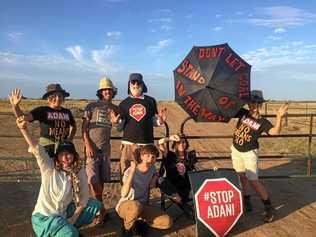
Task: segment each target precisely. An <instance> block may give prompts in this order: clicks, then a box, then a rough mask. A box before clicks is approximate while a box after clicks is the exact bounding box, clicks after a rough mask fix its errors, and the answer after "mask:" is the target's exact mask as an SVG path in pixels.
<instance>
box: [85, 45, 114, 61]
mask: <svg viewBox="0 0 316 237" xmlns="http://www.w3.org/2000/svg"><path fill="white" fill-rule="evenodd" d="M116 50H117V47H115V46H114V45H105V46H104V48H103V49H101V50H92V52H91V55H92V59H93V61H94V62H95V63H96V64H98V65H105V59H106V58H108V57H109V56H111V55H113V53H114V52H115V51H116Z"/></svg>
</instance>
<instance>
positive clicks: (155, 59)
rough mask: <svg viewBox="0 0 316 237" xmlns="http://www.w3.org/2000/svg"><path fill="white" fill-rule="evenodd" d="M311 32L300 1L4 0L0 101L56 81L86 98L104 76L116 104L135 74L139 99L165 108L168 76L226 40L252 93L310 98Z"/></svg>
mask: <svg viewBox="0 0 316 237" xmlns="http://www.w3.org/2000/svg"><path fill="white" fill-rule="evenodd" d="M315 24H316V2H314V1H307V0H300V1H298V0H294V1H280V0H279V1H271V0H264V1H261V0H259V1H236V0H235V1H225V0H221V1H211V0H209V1H206V0H203V1H202V0H200V1H193V0H192V1H191V0H187V1H175V0H160V1H150V0H93V1H83V0H82V1H79V0H77V1H74V0H67V1H66V0H54V1H48V0H46V1H45V0H28V1H18V0H4V1H1V7H0V72H1V73H0V83H1V86H0V97H6V96H7V94H8V93H9V91H10V90H11V89H13V88H15V87H20V88H22V90H23V93H24V95H25V96H27V97H41V95H42V94H43V92H44V91H45V87H46V85H47V84H49V83H55V82H56V83H57V82H59V83H61V84H62V86H63V87H64V88H65V89H66V90H67V91H69V92H70V93H71V96H72V97H73V98H95V91H96V90H97V87H98V82H99V78H100V77H101V76H102V75H104V74H106V75H108V76H110V77H111V79H112V81H113V82H114V84H115V85H116V86H117V87H118V89H119V92H118V98H124V97H126V95H127V80H128V75H129V73H131V72H141V73H142V74H143V75H144V80H145V82H146V84H147V86H148V88H149V94H151V95H153V96H154V97H156V98H157V99H161V100H166V99H168V100H172V99H173V97H174V86H173V73H172V71H173V69H174V68H175V67H176V66H177V65H178V64H179V63H180V62H181V60H182V59H183V58H184V57H185V56H186V54H187V53H188V52H189V50H190V49H191V48H192V46H193V45H196V46H204V45H214V44H221V43H225V42H227V43H228V44H229V45H230V46H231V47H232V48H233V49H234V50H235V51H236V52H237V53H238V54H239V55H241V56H242V57H243V58H244V59H245V60H246V61H247V62H248V63H250V64H251V65H252V74H251V78H252V79H251V83H252V89H262V90H264V94H265V97H267V98H269V99H288V100H316V26H315Z"/></svg>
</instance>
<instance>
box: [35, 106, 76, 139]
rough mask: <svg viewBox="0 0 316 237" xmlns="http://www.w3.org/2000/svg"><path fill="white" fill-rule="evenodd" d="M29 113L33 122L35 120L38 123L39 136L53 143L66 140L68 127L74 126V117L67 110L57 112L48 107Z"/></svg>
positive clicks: (41, 107) (68, 131)
mask: <svg viewBox="0 0 316 237" xmlns="http://www.w3.org/2000/svg"><path fill="white" fill-rule="evenodd" d="M30 113H31V114H32V116H33V121H34V120H36V121H39V123H40V129H41V132H40V136H41V137H45V138H48V139H50V140H52V141H54V142H56V141H61V140H64V139H65V138H67V137H68V136H69V133H70V125H71V126H74V125H75V120H74V117H73V115H72V113H71V111H70V110H69V109H65V108H61V109H60V110H57V109H53V108H50V107H49V106H40V107H37V108H35V109H33V110H32V111H31V112H30Z"/></svg>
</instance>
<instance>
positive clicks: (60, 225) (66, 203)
mask: <svg viewBox="0 0 316 237" xmlns="http://www.w3.org/2000/svg"><path fill="white" fill-rule="evenodd" d="M27 125H28V122H27V121H26V119H25V118H24V117H23V116H20V117H18V118H17V126H18V128H19V129H20V131H21V133H22V135H23V137H24V139H25V141H26V142H27V144H28V145H29V152H31V153H32V154H33V155H34V156H35V158H36V161H37V164H38V166H39V170H40V172H41V187H40V191H39V194H38V198H37V202H36V205H35V207H34V210H33V213H32V227H33V230H34V232H35V235H36V236H69V237H77V236H79V231H78V228H80V227H81V226H83V225H86V224H90V223H92V222H93V221H94V219H95V218H96V216H97V215H99V213H100V209H101V202H100V201H98V200H96V199H92V198H89V196H90V195H89V189H88V182H87V175H86V172H85V168H84V167H83V166H82V162H81V160H80V158H79V155H78V153H77V152H76V149H75V146H74V144H73V143H72V142H70V141H62V142H61V143H59V145H58V147H57V149H56V153H55V154H54V156H53V157H49V156H48V153H47V152H46V151H45V149H44V148H43V147H42V146H41V145H40V144H38V143H37V142H35V141H34V140H33V137H32V136H31V135H30V132H29V131H28V128H27Z"/></svg>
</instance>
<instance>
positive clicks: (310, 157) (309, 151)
mask: <svg viewBox="0 0 316 237" xmlns="http://www.w3.org/2000/svg"><path fill="white" fill-rule="evenodd" d="M1 115H12V113H1V112H0V116H1ZM315 116H316V114H313V113H309V114H288V115H287V116H286V117H285V123H286V124H287V123H288V118H304V117H305V118H309V122H308V125H309V132H308V133H294V134H280V135H277V136H268V135H263V136H261V137H262V138H264V139H269V138H308V142H307V144H306V146H307V152H306V154H302V157H303V159H305V160H306V170H307V173H306V175H292V176H265V177H263V178H282V177H283V178H284V177H288V178H290V177H303V176H304V177H314V175H313V174H312V160H313V154H312V149H311V148H312V141H313V137H316V134H314V133H313V124H314V117H315ZM264 117H267V118H273V117H275V115H264ZM190 119H191V118H186V119H185V120H184V121H183V122H182V124H181V129H180V131H181V132H182V133H183V132H184V130H185V125H186V124H187V122H188V121H189V120H190ZM165 134H166V136H169V126H168V124H167V123H165ZM0 138H9V139H12V138H15V139H17V138H22V136H21V135H8V134H0ZM160 138H161V137H155V140H158V139H160ZM187 138H188V139H189V140H200V139H232V136H231V135H209V136H191V135H188V136H187ZM75 139H81V136H76V137H75ZM111 139H112V140H121V137H120V136H112V137H111ZM222 159H230V156H223V155H222V156H218V155H216V156H211V157H210V156H199V157H198V161H205V160H222ZM262 159H288V157H286V156H285V155H283V154H279V155H260V160H262ZM290 159H291V158H290ZM0 160H3V161H21V162H22V161H23V162H31V170H30V173H29V175H31V177H35V176H37V174H38V172H36V170H37V168H36V167H37V165H36V162H35V159H33V158H25V157H0ZM111 161H112V162H119V158H112V159H111ZM158 161H160V160H159V159H158ZM14 172H15V171H12V172H11V173H10V172H7V173H5V172H0V178H1V177H4V176H6V177H10V176H13V177H16V176H18V175H19V174H16V173H17V172H16V173H14ZM117 182H119V179H112V181H111V183H117Z"/></svg>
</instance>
